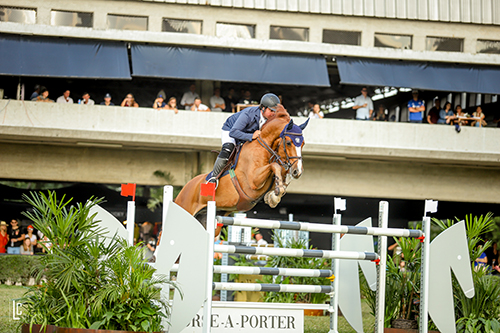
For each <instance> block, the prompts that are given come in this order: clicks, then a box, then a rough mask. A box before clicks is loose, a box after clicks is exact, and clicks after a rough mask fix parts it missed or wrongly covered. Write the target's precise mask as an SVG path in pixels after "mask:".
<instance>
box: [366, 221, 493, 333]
mask: <svg viewBox="0 0 500 333" xmlns="http://www.w3.org/2000/svg"><path fill="white" fill-rule="evenodd" d="M456 220H457V221H459V219H456ZM432 221H433V223H434V225H435V226H437V228H438V233H439V232H441V231H443V230H445V229H447V228H449V227H451V226H452V225H453V224H454V223H455V222H454V221H451V220H446V221H440V220H438V219H435V218H433V219H432ZM465 222H466V228H467V242H468V245H469V254H470V259H471V261H472V264H471V265H473V263H474V261H475V259H477V258H478V257H479V256H480V255H481V253H482V252H484V251H485V250H486V249H487V248H488V247H489V246H490V242H486V243H485V245H484V246H483V247H482V248H480V249H478V247H477V244H478V243H479V242H481V241H482V237H483V236H484V235H485V234H486V233H488V232H490V231H491V230H492V228H493V226H494V221H493V219H492V214H491V213H488V214H486V215H485V216H482V215H481V216H480V217H474V218H473V217H472V216H466V218H465ZM395 240H396V242H397V243H398V245H399V246H400V248H401V254H402V256H401V258H402V260H401V262H399V260H398V259H397V258H393V257H390V256H388V258H387V283H386V294H385V323H384V327H386V330H387V331H388V332H389V330H390V332H408V329H411V328H414V329H416V328H417V327H416V325H417V319H418V315H419V305H420V263H421V262H420V258H421V256H420V254H421V247H420V246H419V245H418V240H415V239H409V238H402V239H395ZM472 274H473V280H474V288H475V296H474V297H473V298H471V299H469V298H467V297H466V296H465V295H464V293H463V291H462V289H461V288H460V286H459V284H458V282H457V281H456V279H455V278H454V277H453V294H454V295H453V296H454V299H455V315H456V318H457V327H458V328H459V330H460V331H467V332H500V322H499V321H498V318H499V316H500V285H499V284H498V282H500V279H499V278H497V277H495V276H491V275H489V274H488V271H487V270H474V269H473V270H472ZM361 290H362V294H363V296H364V297H366V299H367V301H368V304H369V306H370V308H371V311H372V314H375V301H376V297H375V295H376V294H375V292H374V291H371V290H370V288H369V287H368V285H367V283H366V281H365V280H363V281H362V283H361ZM397 329H401V330H399V331H398V330H397ZM429 329H430V330H433V329H436V327H435V325H434V323H433V322H432V320H429ZM415 332H416V330H415Z"/></svg>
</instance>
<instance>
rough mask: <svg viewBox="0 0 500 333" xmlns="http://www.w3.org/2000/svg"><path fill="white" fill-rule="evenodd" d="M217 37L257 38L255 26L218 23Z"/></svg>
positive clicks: (216, 27) (216, 28)
mask: <svg viewBox="0 0 500 333" xmlns="http://www.w3.org/2000/svg"><path fill="white" fill-rule="evenodd" d="M215 35H216V36H217V37H236V38H255V26H254V25H246V24H232V23H217V25H216V26H215Z"/></svg>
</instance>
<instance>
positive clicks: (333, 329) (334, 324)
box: [330, 212, 341, 333]
mask: <svg viewBox="0 0 500 333" xmlns="http://www.w3.org/2000/svg"><path fill="white" fill-rule="evenodd" d="M340 223H341V215H340V214H337V213H336V212H335V214H334V215H333V224H334V225H340ZM332 250H333V251H340V234H332ZM339 266H340V259H333V260H332V271H333V275H334V276H335V279H334V280H333V282H332V287H333V297H331V298H330V306H331V307H332V310H333V311H332V312H331V313H330V333H338V320H339V278H338V277H339V272H340V267H339Z"/></svg>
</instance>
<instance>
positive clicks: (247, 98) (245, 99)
mask: <svg viewBox="0 0 500 333" xmlns="http://www.w3.org/2000/svg"><path fill="white" fill-rule="evenodd" d="M238 104H253V103H252V93H251V92H250V90H245V91H244V92H243V96H242V97H241V99H240V100H239V101H238Z"/></svg>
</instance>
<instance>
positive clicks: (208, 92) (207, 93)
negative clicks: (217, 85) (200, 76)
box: [199, 80, 214, 107]
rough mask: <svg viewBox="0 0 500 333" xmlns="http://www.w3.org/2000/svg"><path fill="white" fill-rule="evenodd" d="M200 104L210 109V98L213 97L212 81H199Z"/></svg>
mask: <svg viewBox="0 0 500 333" xmlns="http://www.w3.org/2000/svg"><path fill="white" fill-rule="evenodd" d="M199 95H200V97H201V102H202V103H203V104H205V105H207V106H208V107H210V97H212V96H213V95H214V82H213V81H208V80H205V81H201V93H199Z"/></svg>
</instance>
